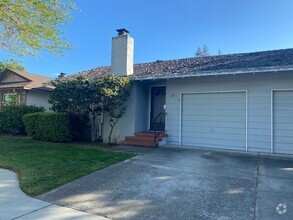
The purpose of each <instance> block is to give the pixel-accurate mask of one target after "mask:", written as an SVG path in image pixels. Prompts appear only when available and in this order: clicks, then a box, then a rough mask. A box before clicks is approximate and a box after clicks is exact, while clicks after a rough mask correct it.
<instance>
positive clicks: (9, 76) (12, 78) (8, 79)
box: [1, 72, 27, 83]
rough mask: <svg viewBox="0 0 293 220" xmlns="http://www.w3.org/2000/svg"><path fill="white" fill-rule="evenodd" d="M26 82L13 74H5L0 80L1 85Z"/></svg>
mask: <svg viewBox="0 0 293 220" xmlns="http://www.w3.org/2000/svg"><path fill="white" fill-rule="evenodd" d="M26 81H27V80H26V79H24V78H22V77H20V76H18V75H16V74H14V73H11V72H9V73H7V74H6V76H4V77H3V79H2V80H1V82H2V83H7V82H26Z"/></svg>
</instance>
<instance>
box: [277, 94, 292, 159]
mask: <svg viewBox="0 0 293 220" xmlns="http://www.w3.org/2000/svg"><path fill="white" fill-rule="evenodd" d="M272 129H273V146H272V148H273V152H274V153H285V154H293V91H274V92H273V128H272Z"/></svg>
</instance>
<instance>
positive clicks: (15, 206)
mask: <svg viewBox="0 0 293 220" xmlns="http://www.w3.org/2000/svg"><path fill="white" fill-rule="evenodd" d="M0 219H1V220H10V219H19V220H24V219H29V220H34V219H42V220H43V219H48V220H49V219H50V220H51V219H54V220H65V219H66V220H68V219H81V220H106V219H107V218H104V217H101V216H97V215H91V214H88V213H85V212H81V211H77V210H74V209H70V208H65V207H62V206H58V205H54V204H52V203H48V202H44V201H41V200H38V199H34V198H31V197H29V196H27V195H26V194H25V193H23V192H22V191H21V189H20V188H19V183H18V178H17V175H16V174H15V173H14V172H12V171H9V170H5V169H1V168H0Z"/></svg>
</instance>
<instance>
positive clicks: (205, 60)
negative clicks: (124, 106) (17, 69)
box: [78, 48, 293, 79]
mask: <svg viewBox="0 0 293 220" xmlns="http://www.w3.org/2000/svg"><path fill="white" fill-rule="evenodd" d="M291 65H293V48H291V49H282V50H271V51H261V52H253V53H238V54H227V55H218V56H206V57H192V58H185V59H178V60H167V61H156V62H151V63H141V64H135V65H134V76H135V78H137V79H140V78H141V79H143V78H160V77H162V76H164V77H166V76H168V77H170V78H171V77H172V76H174V75H176V76H180V75H184V74H187V73H194V74H196V73H205V72H220V71H230V72H231V71H232V72H233V71H237V70H239V69H242V70H243V69H246V70H248V69H255V68H269V67H284V66H291ZM109 73H111V68H110V67H109V66H105V67H98V68H95V69H91V70H87V71H83V72H80V73H78V74H81V75H86V76H102V75H105V74H109Z"/></svg>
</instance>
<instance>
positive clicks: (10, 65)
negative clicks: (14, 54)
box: [0, 59, 25, 73]
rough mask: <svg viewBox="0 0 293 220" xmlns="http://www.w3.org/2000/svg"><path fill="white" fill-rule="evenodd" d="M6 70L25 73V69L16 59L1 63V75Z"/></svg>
mask: <svg viewBox="0 0 293 220" xmlns="http://www.w3.org/2000/svg"><path fill="white" fill-rule="evenodd" d="M6 68H9V69H13V70H20V71H25V67H24V66H23V65H22V64H20V63H19V62H18V61H16V60H14V59H10V60H4V61H3V62H0V73H2V72H3V71H4V70H5V69H6Z"/></svg>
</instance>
